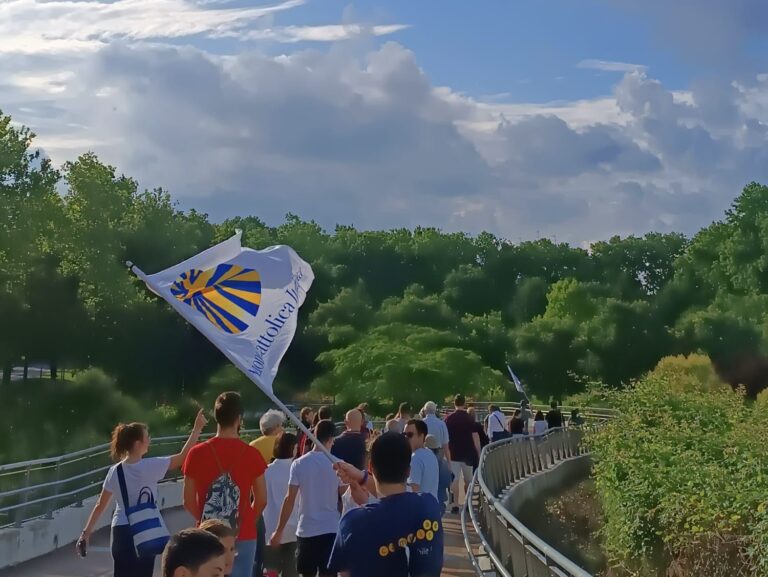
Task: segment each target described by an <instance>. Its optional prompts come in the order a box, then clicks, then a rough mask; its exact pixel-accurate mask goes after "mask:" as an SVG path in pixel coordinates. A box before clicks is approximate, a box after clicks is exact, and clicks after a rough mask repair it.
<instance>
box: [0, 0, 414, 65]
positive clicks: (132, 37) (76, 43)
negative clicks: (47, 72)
mask: <svg viewBox="0 0 768 577" xmlns="http://www.w3.org/2000/svg"><path fill="white" fill-rule="evenodd" d="M305 3H306V0H284V1H283V2H280V3H276V4H273V5H269V6H260V7H250V8H233V7H229V6H226V5H225V4H222V3H221V2H207V3H199V2H193V1H191V0H113V1H110V0H91V1H78V0H52V1H46V0H6V1H5V2H1V3H0V55H1V54H27V55H36V54H72V55H74V54H83V53H88V52H93V51H96V50H98V49H100V48H103V47H104V46H106V45H108V44H109V43H110V42H114V41H118V40H122V41H142V40H144V41H146V40H158V41H168V40H175V39H181V38H192V37H195V36H205V37H207V38H211V39H217V38H236V39H239V40H243V41H246V40H271V41H277V42H299V41H318V42H330V41H338V40H343V39H346V38H353V37H356V36H361V35H365V34H370V35H373V36H384V35H388V34H393V33H395V32H398V31H400V30H403V29H404V28H406V26H405V25H402V24H391V25H372V26H362V25H359V24H354V23H349V24H344V25H342V24H339V25H326V26H287V27H272V28H259V27H258V26H260V25H261V24H262V23H270V22H271V17H273V16H274V15H275V14H277V13H280V12H286V11H289V10H292V9H294V8H296V7H299V6H302V5H303V4H305Z"/></svg>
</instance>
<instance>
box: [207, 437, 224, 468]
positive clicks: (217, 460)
mask: <svg viewBox="0 0 768 577" xmlns="http://www.w3.org/2000/svg"><path fill="white" fill-rule="evenodd" d="M208 446H209V447H210V448H211V451H213V459H214V460H215V461H216V466H217V467H218V468H219V473H227V472H228V471H225V470H224V467H222V466H221V461H219V456H218V455H217V454H216V449H214V448H213V443H211V441H208Z"/></svg>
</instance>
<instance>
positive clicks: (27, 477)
mask: <svg viewBox="0 0 768 577" xmlns="http://www.w3.org/2000/svg"><path fill="white" fill-rule="evenodd" d="M31 476H32V471H31V469H30V467H29V466H27V468H26V469H25V471H24V488H25V489H27V488H28V487H29V485H30V482H31ZM28 499H29V491H24V492H23V493H22V494H21V497H20V498H19V500H20V501H21V502H20V503H19V505H20V506H19V507H18V508H17V509H16V518H15V520H14V523H13V526H14V527H16V528H20V527H21V524H22V523H23V522H24V513H26V511H27V508H26V506H25V503H26V502H27V500H28Z"/></svg>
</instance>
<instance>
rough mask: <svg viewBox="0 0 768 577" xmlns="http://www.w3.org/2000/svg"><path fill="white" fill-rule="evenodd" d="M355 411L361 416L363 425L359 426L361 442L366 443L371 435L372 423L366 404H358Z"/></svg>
mask: <svg viewBox="0 0 768 577" xmlns="http://www.w3.org/2000/svg"><path fill="white" fill-rule="evenodd" d="M357 410H358V411H360V414H361V415H362V416H363V424H362V425H360V432H361V433H362V434H363V440H364V441H365V442H366V443H367V442H368V440H369V439H370V438H371V435H373V421H371V420H370V414H369V412H368V410H369V409H368V403H360V404H359V405H358V406H357Z"/></svg>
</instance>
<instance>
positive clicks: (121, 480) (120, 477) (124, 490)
mask: <svg viewBox="0 0 768 577" xmlns="http://www.w3.org/2000/svg"><path fill="white" fill-rule="evenodd" d="M116 472H117V482H118V484H119V485H120V496H121V497H122V500H123V512H124V513H125V515H126V517H127V516H128V506H129V502H128V487H127V486H126V484H125V473H123V464H122V463H118V464H117V467H116Z"/></svg>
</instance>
